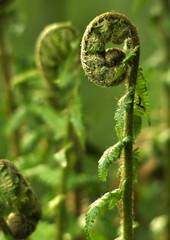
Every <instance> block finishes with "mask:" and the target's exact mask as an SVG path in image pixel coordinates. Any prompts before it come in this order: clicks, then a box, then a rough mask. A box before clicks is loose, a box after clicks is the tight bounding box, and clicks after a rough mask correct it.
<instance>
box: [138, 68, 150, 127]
mask: <svg viewBox="0 0 170 240" xmlns="http://www.w3.org/2000/svg"><path fill="white" fill-rule="evenodd" d="M135 98H136V100H135V103H136V104H135V109H134V110H135V111H134V112H135V114H136V115H138V116H143V115H144V116H145V118H146V119H147V121H148V124H149V125H150V124H151V117H150V104H149V97H148V89H147V84H146V79H145V78H144V76H143V73H142V69H139V71H138V79H137V85H136V90H135Z"/></svg>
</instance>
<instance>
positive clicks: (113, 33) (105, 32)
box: [81, 12, 150, 240]
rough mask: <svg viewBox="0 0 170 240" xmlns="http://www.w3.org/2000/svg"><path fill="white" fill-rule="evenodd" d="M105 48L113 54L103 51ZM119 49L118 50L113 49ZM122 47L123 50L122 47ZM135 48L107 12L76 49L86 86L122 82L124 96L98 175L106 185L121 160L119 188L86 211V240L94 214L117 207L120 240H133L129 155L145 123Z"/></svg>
mask: <svg viewBox="0 0 170 240" xmlns="http://www.w3.org/2000/svg"><path fill="white" fill-rule="evenodd" d="M108 42H111V43H112V44H113V46H114V45H115V46H116V47H115V48H108V49H107V48H106V44H107V43H108ZM117 45H118V46H119V45H120V48H117ZM122 46H123V47H122ZM139 53H140V43H139V37H138V33H137V30H136V28H135V27H134V25H133V24H132V23H131V21H130V20H128V19H127V18H126V17H125V16H124V15H122V14H119V13H116V12H107V13H104V14H102V15H100V16H98V17H96V18H95V19H94V20H93V21H91V23H90V24H89V25H88V26H87V28H86V30H85V33H84V35H83V39H82V43H81V62H82V66H83V69H84V71H85V74H86V75H87V77H88V78H89V80H90V81H92V82H94V83H95V84H97V85H98V86H101V87H112V86H116V85H118V84H121V83H123V82H125V94H124V95H123V97H122V98H121V99H120V100H119V101H118V107H117V110H116V113H115V120H116V126H115V130H116V133H117V136H118V139H119V141H118V143H116V144H115V145H113V146H111V147H110V148H108V149H107V150H106V151H105V152H104V154H103V155H102V157H101V158H100V160H99V165H98V173H99V178H100V179H101V180H102V181H106V178H107V175H108V170H109V167H110V165H111V164H112V163H113V162H117V161H118V160H119V158H120V156H121V158H122V159H123V160H122V161H121V164H122V166H121V168H120V169H121V171H122V172H121V179H120V184H119V188H118V189H115V190H114V191H112V192H108V193H106V194H104V195H103V196H102V197H101V198H99V199H98V200H96V201H95V202H94V203H92V205H91V206H90V207H89V211H88V213H87V215H86V235H87V238H88V239H89V240H90V239H92V234H91V229H92V224H93V222H94V220H95V218H96V217H97V215H98V214H99V212H100V210H101V209H103V208H104V207H105V206H106V205H108V204H109V207H110V208H112V207H114V206H116V204H117V203H118V202H119V205H121V207H120V208H119V211H120V215H121V219H122V220H121V229H122V231H121V235H120V236H119V238H118V239H120V240H132V239H133V212H134V211H133V183H134V182H135V181H136V172H137V165H138V155H139V154H138V150H136V149H135V150H134V149H133V144H134V142H135V140H136V139H137V136H138V135H139V133H140V129H141V117H142V116H143V115H145V116H146V118H147V120H148V122H149V123H150V115H149V101H148V94H147V88H146V81H145V79H144V77H143V75H142V72H141V70H140V69H138V65H139Z"/></svg>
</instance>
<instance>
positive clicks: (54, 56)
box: [36, 23, 85, 240]
mask: <svg viewBox="0 0 170 240" xmlns="http://www.w3.org/2000/svg"><path fill="white" fill-rule="evenodd" d="M78 45H79V38H78V36H77V33H76V31H75V29H74V28H73V27H72V26H71V24H70V23H56V24H52V25H49V26H47V27H46V28H45V29H44V30H43V31H42V33H41V34H40V36H39V38H38V40H37V44H36V61H37V67H38V70H39V72H40V74H41V76H42V77H43V78H44V79H45V82H46V83H47V86H48V88H49V90H48V91H50V93H51V94H50V95H51V99H49V106H48V112H49V114H50V111H51V113H52V112H53V113H55V114H56V113H58V115H60V116H61V123H62V124H63V122H64V123H65V124H64V128H63V130H64V131H63V132H62V135H61V136H60V137H59V138H58V139H56V140H57V141H55V145H56V153H55V154H54V158H55V160H56V161H57V162H58V165H59V166H60V167H61V169H62V176H61V181H60V187H59V195H58V196H57V197H58V198H60V197H61V198H60V199H61V201H60V204H59V208H58V214H57V228H58V239H59V240H61V239H63V238H64V234H65V232H66V221H65V219H66V218H67V216H68V209H67V206H66V200H67V192H68V190H67V188H68V179H69V176H70V172H71V170H72V171H73V172H74V173H75V174H81V173H82V171H83V158H84V157H83V156H84V150H85V137H84V136H85V134H84V125H83V122H82V112H81V101H80V97H79V82H78V77H77V76H78V73H79V61H78ZM70 99H71V100H70ZM50 109H51V110H50ZM49 114H48V115H47V118H46V120H48V121H49V120H50V115H49ZM48 118H49V119H48ZM53 126H54V127H53V129H54V132H55V133H56V134H57V132H58V128H60V125H58V124H57V122H53ZM59 131H60V130H59ZM70 169H71V170H70ZM74 195H75V202H76V204H75V205H76V210H75V215H76V217H78V216H79V215H80V214H81V196H82V190H81V189H79V190H77V189H75V190H74Z"/></svg>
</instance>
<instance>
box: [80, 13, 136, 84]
mask: <svg viewBox="0 0 170 240" xmlns="http://www.w3.org/2000/svg"><path fill="white" fill-rule="evenodd" d="M108 43H111V44H112V45H113V48H107V44H108ZM117 45H120V48H117ZM137 46H139V38H138V34H137V31H136V28H135V27H134V25H133V24H132V23H131V21H130V20H128V19H127V18H126V17H125V16H124V15H122V14H119V13H116V12H114V11H113V12H107V13H104V14H102V15H100V16H98V17H96V18H95V19H94V20H93V21H91V23H90V24H89V25H88V26H87V28H86V30H85V33H84V35H83V39H82V43H81V62H82V66H83V69H84V71H85V74H86V75H87V76H88V78H89V79H90V80H91V81H92V82H94V83H95V84H97V85H99V86H102V87H112V86H114V85H118V84H120V83H121V82H123V81H124V80H125V79H126V77H127V74H128V71H129V67H132V65H133V58H130V59H128V61H126V63H124V62H123V60H124V59H125V58H126V54H128V53H129V52H130V51H132V50H133V49H134V48H135V47H137ZM138 55H139V50H138Z"/></svg>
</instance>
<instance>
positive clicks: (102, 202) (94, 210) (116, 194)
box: [85, 188, 122, 240]
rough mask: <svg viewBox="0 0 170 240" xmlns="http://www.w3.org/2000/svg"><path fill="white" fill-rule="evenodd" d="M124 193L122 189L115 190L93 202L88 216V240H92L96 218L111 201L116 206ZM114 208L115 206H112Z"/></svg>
mask: <svg viewBox="0 0 170 240" xmlns="http://www.w3.org/2000/svg"><path fill="white" fill-rule="evenodd" d="M121 195H122V191H121V189H119V188H118V189H115V190H114V191H112V192H107V193H105V194H104V195H103V196H102V197H101V198H99V199H97V200H96V201H95V202H93V203H92V204H91V205H90V207H89V210H88V212H87V214H86V226H85V232H86V236H87V238H88V240H91V239H92V235H91V230H92V226H93V223H94V221H95V219H96V217H97V216H98V215H99V213H100V210H101V209H103V208H104V207H105V206H106V205H107V204H109V203H110V202H111V201H112V203H113V200H114V205H116V204H117V202H118V201H119V200H120V199H121ZM112 207H113V204H112Z"/></svg>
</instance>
